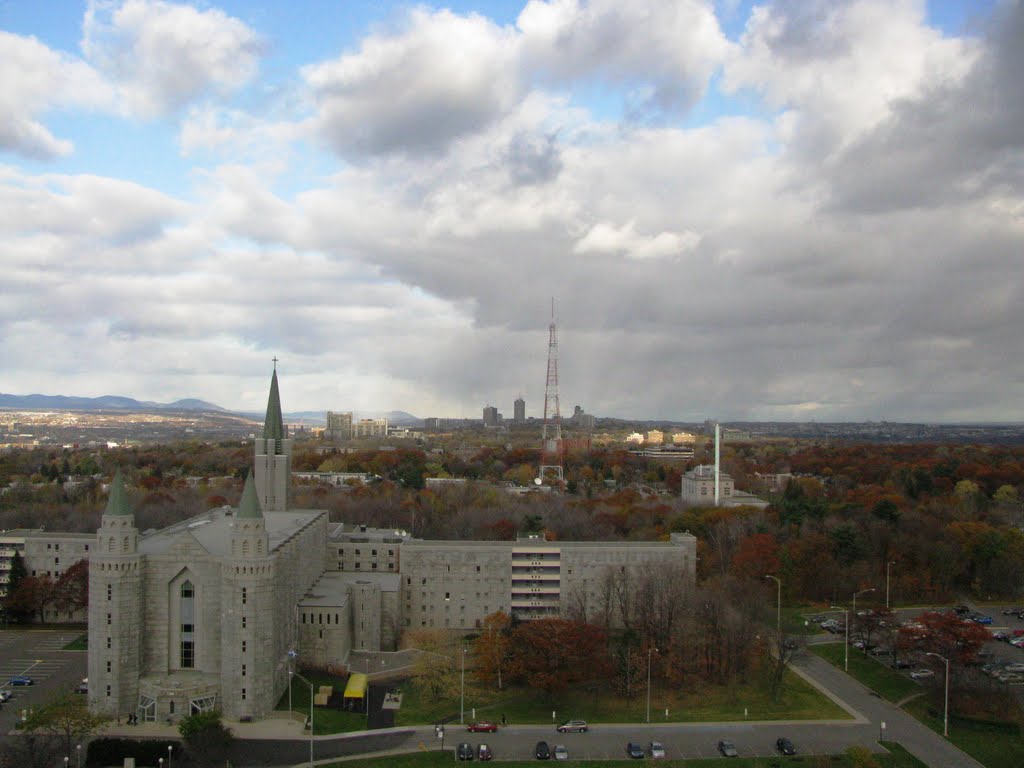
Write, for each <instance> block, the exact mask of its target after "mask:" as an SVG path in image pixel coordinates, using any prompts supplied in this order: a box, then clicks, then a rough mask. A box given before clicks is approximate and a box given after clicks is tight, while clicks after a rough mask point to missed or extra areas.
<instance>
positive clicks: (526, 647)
mask: <svg viewBox="0 0 1024 768" xmlns="http://www.w3.org/2000/svg"><path fill="white" fill-rule="evenodd" d="M512 648H513V652H512V658H511V659H510V664H509V673H510V676H511V677H513V678H515V679H518V680H521V681H525V682H527V683H529V685H530V686H531V687H534V688H541V689H543V690H544V691H545V692H546V693H547V694H548V695H549V696H553V695H554V694H555V693H557V692H559V691H563V690H565V688H567V687H568V686H569V685H570V684H572V683H576V682H580V681H582V680H587V679H591V678H593V677H595V676H598V675H601V674H604V673H606V672H607V666H608V662H607V657H606V645H605V635H604V632H603V631H602V630H601V628H600V627H595V626H594V625H592V624H583V623H580V622H575V621H567V620H565V619H537V620H535V621H525V622H523V623H521V624H519V625H518V626H517V627H515V628H514V629H513V630H512Z"/></svg>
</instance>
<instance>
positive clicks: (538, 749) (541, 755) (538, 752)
mask: <svg viewBox="0 0 1024 768" xmlns="http://www.w3.org/2000/svg"><path fill="white" fill-rule="evenodd" d="M533 756H534V757H536V758H537V759H538V760H550V759H551V747H549V746H548V743H547V742H546V741H538V742H537V746H535V747H534V748H533Z"/></svg>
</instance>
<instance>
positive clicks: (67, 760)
mask: <svg viewBox="0 0 1024 768" xmlns="http://www.w3.org/2000/svg"><path fill="white" fill-rule="evenodd" d="M70 762H71V758H70V757H68V756H67V755H64V768H68V763H70Z"/></svg>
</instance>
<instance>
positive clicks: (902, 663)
mask: <svg viewBox="0 0 1024 768" xmlns="http://www.w3.org/2000/svg"><path fill="white" fill-rule="evenodd" d="M912 666H914V665H913V664H911V663H910V662H909V661H907V660H906V659H896V661H894V662H893V663H892V668H893V669H910V668H911V667H912Z"/></svg>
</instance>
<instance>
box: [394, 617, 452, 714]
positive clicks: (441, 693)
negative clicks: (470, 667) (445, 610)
mask: <svg viewBox="0 0 1024 768" xmlns="http://www.w3.org/2000/svg"><path fill="white" fill-rule="evenodd" d="M402 646H403V648H413V649H416V650H418V651H420V654H419V656H417V658H416V662H415V664H414V666H413V677H414V678H415V680H416V684H417V685H418V686H420V687H421V688H422V689H423V690H425V691H427V692H428V693H429V694H430V697H431V698H433V699H450V698H452V697H454V696H457V695H458V693H459V683H460V674H461V671H462V664H463V663H464V661H465V659H460V658H459V654H460V653H462V652H463V650H464V649H463V646H462V642H461V640H460V638H459V636H458V635H457V634H456V633H455V632H452V631H450V630H443V629H418V630H413V631H411V632H406V633H405V637H404V638H403V642H402Z"/></svg>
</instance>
